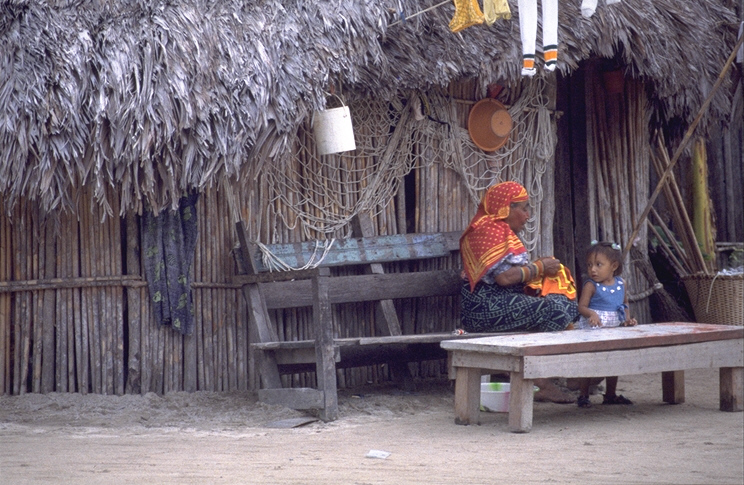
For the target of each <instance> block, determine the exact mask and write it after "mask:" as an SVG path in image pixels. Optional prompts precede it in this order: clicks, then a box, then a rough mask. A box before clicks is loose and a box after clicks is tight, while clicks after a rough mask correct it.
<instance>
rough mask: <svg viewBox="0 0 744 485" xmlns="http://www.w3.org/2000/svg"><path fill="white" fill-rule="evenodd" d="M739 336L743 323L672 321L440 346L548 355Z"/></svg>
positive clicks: (501, 352)
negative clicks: (718, 323) (713, 323)
mask: <svg viewBox="0 0 744 485" xmlns="http://www.w3.org/2000/svg"><path fill="white" fill-rule="evenodd" d="M741 338H744V327H735V326H731V325H710V324H702V323H678V322H672V323H654V324H649V325H638V326H635V327H616V328H603V329H598V330H565V331H561V332H542V333H521V334H514V335H507V336H495V337H484V338H478V339H466V340H460V341H452V342H448V341H444V342H442V347H443V348H445V349H448V350H456V349H460V350H474V351H480V352H493V353H499V354H507V355H550V354H566V353H576V352H596V351H602V350H621V349H637V348H642V347H655V346H661V345H679V344H688V343H694V342H708V341H714V340H725V339H741Z"/></svg>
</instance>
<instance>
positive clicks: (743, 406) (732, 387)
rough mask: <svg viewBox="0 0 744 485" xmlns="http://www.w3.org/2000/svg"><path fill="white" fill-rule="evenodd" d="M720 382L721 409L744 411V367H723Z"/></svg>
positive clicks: (720, 372) (720, 371)
mask: <svg viewBox="0 0 744 485" xmlns="http://www.w3.org/2000/svg"><path fill="white" fill-rule="evenodd" d="M719 384H720V395H721V411H744V401H742V394H744V367H721V369H720V370H719Z"/></svg>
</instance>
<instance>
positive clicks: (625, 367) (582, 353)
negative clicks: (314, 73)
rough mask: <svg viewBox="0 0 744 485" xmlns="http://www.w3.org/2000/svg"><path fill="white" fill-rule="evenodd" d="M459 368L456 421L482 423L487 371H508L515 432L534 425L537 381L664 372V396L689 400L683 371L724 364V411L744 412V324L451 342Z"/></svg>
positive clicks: (672, 400) (649, 327)
mask: <svg viewBox="0 0 744 485" xmlns="http://www.w3.org/2000/svg"><path fill="white" fill-rule="evenodd" d="M441 345H442V348H444V349H447V350H448V351H449V352H450V359H451V365H452V366H453V367H454V369H455V423H457V424H475V423H478V422H479V412H480V381H481V374H484V373H490V372H492V371H506V372H508V373H509V374H510V380H511V386H510V395H509V429H510V430H511V431H513V432H522V433H525V432H528V431H530V429H531V428H532V406H533V394H534V393H533V380H534V379H539V378H549V377H604V376H613V375H632V374H645V373H652V372H661V373H662V398H663V400H664V402H667V403H681V402H684V400H685V387H684V371H685V369H698V368H719V369H720V408H721V410H722V411H742V409H743V405H744V403H743V402H742V399H743V398H742V392H744V385H743V384H744V327H737V326H729V325H708V324H699V323H657V324H649V325H638V326H636V327H618V328H607V329H599V330H566V331H562V332H552V333H528V334H524V333H523V334H513V335H503V336H489V337H483V338H475V339H469V340H464V341H455V340H447V341H443V342H442V343H441Z"/></svg>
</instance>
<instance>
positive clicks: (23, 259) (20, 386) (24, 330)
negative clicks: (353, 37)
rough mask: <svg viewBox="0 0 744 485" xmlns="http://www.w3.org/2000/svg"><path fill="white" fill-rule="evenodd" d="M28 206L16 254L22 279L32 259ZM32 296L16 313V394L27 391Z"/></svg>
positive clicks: (30, 224)
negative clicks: (18, 256)
mask: <svg viewBox="0 0 744 485" xmlns="http://www.w3.org/2000/svg"><path fill="white" fill-rule="evenodd" d="M29 206H30V204H24V210H23V223H24V226H26V227H24V228H23V229H22V231H21V232H23V235H24V236H25V237H23V241H22V243H21V245H20V246H18V247H19V248H20V251H19V252H18V253H17V254H20V260H19V261H17V264H16V266H17V267H18V268H22V269H21V271H22V272H23V273H22V274H23V276H22V278H23V277H25V276H26V275H28V274H32V272H31V268H32V263H33V261H32V258H31V255H29V254H28V249H29V248H30V247H31V234H32V232H33V221H32V218H31V214H30V211H29ZM31 297H32V295H30V294H25V295H23V297H22V298H21V299H20V302H19V303H20V305H19V306H20V308H19V310H20V311H19V312H17V315H18V316H19V322H20V328H19V332H18V333H17V335H18V336H19V343H20V345H19V346H18V349H19V353H20V355H19V358H18V359H16V362H19V363H20V365H19V372H18V378H17V382H16V386H17V391H16V394H25V393H26V391H27V388H26V381H27V380H28V368H29V347H30V335H29V333H30V329H29V325H30V322H31V309H30V308H29V307H30V306H31V302H32V298H31Z"/></svg>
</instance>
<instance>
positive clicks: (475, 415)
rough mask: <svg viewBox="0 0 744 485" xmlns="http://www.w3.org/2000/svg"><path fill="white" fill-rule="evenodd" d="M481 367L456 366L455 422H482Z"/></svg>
mask: <svg viewBox="0 0 744 485" xmlns="http://www.w3.org/2000/svg"><path fill="white" fill-rule="evenodd" d="M480 381H481V372H480V369H470V368H467V367H456V368H455V424H463V425H468V424H480Z"/></svg>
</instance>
